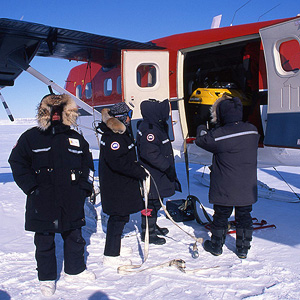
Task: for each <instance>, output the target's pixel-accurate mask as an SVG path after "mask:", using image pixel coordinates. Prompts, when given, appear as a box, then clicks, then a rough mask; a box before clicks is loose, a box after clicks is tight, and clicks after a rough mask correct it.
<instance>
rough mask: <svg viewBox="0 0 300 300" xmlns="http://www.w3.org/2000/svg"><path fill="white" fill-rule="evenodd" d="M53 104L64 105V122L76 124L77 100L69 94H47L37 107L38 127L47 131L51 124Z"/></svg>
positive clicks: (65, 123)
mask: <svg viewBox="0 0 300 300" xmlns="http://www.w3.org/2000/svg"><path fill="white" fill-rule="evenodd" d="M53 106H62V123H63V124H64V125H67V126H71V125H73V126H76V120H77V117H78V108H77V105H76V103H75V101H74V100H73V99H72V97H71V96H69V95H67V94H62V95H54V94H50V95H47V96H45V97H44V98H43V99H42V101H41V103H40V104H39V106H38V108H37V116H36V118H37V121H38V127H39V128H40V129H41V130H43V131H45V130H47V129H48V128H49V127H50V125H51V113H52V108H53Z"/></svg>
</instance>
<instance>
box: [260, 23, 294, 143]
mask: <svg viewBox="0 0 300 300" xmlns="http://www.w3.org/2000/svg"><path fill="white" fill-rule="evenodd" d="M260 36H261V39H262V42H263V48H264V55H265V61H266V69H267V83H268V112H267V126H266V132H265V139H264V144H265V145H267V146H278V147H292V148H300V129H299V128H300V18H296V19H293V20H291V21H288V22H284V23H280V24H276V25H273V26H270V27H266V28H263V29H261V30H260Z"/></svg>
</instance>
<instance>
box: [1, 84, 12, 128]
mask: <svg viewBox="0 0 300 300" xmlns="http://www.w3.org/2000/svg"><path fill="white" fill-rule="evenodd" d="M0 90H1V89H0ZM0 98H1V101H2V104H3V106H4V108H5V111H6V113H7V115H8V117H9V119H10V120H11V121H12V122H13V121H14V117H13V115H12V113H11V112H10V109H9V108H8V105H7V103H6V101H5V99H4V97H3V95H2V94H1V92H0Z"/></svg>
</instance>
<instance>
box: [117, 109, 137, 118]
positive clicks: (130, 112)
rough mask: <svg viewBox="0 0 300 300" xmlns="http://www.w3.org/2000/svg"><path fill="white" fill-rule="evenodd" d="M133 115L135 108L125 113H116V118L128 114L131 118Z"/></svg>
mask: <svg viewBox="0 0 300 300" xmlns="http://www.w3.org/2000/svg"><path fill="white" fill-rule="evenodd" d="M132 115H133V110H132V109H131V110H130V111H128V112H126V113H124V114H118V115H114V116H115V118H120V117H123V116H128V117H129V118H130V119H131V118H132Z"/></svg>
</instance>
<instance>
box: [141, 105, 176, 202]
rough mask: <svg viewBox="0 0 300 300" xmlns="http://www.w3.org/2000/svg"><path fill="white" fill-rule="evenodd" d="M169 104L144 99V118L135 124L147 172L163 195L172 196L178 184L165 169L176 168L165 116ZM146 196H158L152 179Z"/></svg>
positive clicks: (151, 197)
mask: <svg viewBox="0 0 300 300" xmlns="http://www.w3.org/2000/svg"><path fill="white" fill-rule="evenodd" d="M169 112H170V104H169V102H168V100H164V101H162V102H158V101H152V100H146V101H143V102H142V103H141V113H142V116H143V121H142V122H141V123H140V125H139V127H138V134H137V149H138V157H139V161H140V162H141V164H142V165H143V166H144V167H145V168H146V169H147V170H148V171H149V172H150V174H151V176H152V177H153V179H154V180H155V183H156V185H157V188H158V191H159V194H160V196H161V197H162V198H164V197H171V196H172V195H174V194H175V190H176V191H181V186H180V183H179V181H178V179H177V178H176V179H175V181H171V180H170V179H169V178H168V176H167V174H166V170H167V169H168V168H169V167H171V168H173V169H174V170H175V162H174V155H173V149H172V144H171V141H170V139H169V136H168V127H167V123H166V122H167V120H168V119H169ZM148 197H149V199H158V193H157V190H156V187H155V185H154V184H153V181H152V180H151V185H150V192H149V196H148Z"/></svg>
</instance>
